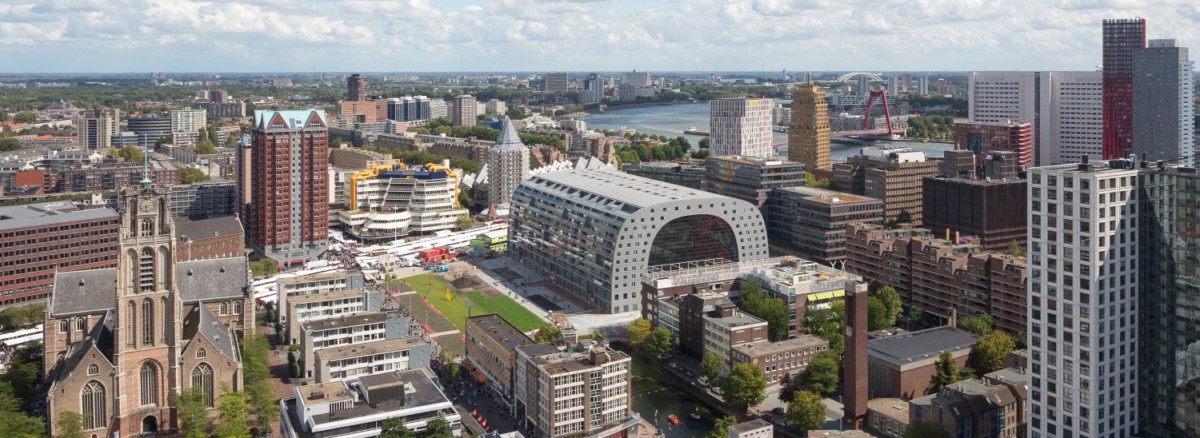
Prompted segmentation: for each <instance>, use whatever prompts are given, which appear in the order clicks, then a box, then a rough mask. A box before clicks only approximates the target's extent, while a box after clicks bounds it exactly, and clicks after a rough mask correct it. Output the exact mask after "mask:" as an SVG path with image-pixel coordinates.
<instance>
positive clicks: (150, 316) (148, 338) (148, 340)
mask: <svg viewBox="0 0 1200 438" xmlns="http://www.w3.org/2000/svg"><path fill="white" fill-rule="evenodd" d="M142 345H154V301H151V300H149V299H147V300H145V301H142Z"/></svg>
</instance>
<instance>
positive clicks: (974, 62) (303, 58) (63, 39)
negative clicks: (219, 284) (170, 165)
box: [0, 0, 1200, 71]
mask: <svg viewBox="0 0 1200 438" xmlns="http://www.w3.org/2000/svg"><path fill="white" fill-rule="evenodd" d="M1134 16H1142V17H1145V18H1146V19H1147V22H1148V29H1149V32H1148V33H1149V36H1150V37H1174V38H1177V39H1179V40H1180V43H1181V44H1182V45H1185V46H1195V45H1197V42H1198V40H1197V38H1198V37H1200V35H1198V34H1197V31H1196V30H1195V29H1196V28H1197V26H1196V24H1197V21H1200V6H1198V5H1197V4H1195V2H1194V0H1161V1H1155V2H1153V4H1151V3H1150V2H1148V1H1142V0H1050V1H1048V0H998V1H997V0H912V1H909V2H904V3H896V2H882V3H881V2H878V1H873V0H837V1H835V0H537V1H532V0H395V1H390V0H388V1H385V0H56V1H53V2H45V1H40V0H7V1H0V59H4V60H5V62H3V63H0V71H63V69H80V68H83V69H93V70H104V69H112V70H120V71H129V70H168V71H170V70H178V71H184V70H186V71H276V70H278V69H280V68H283V69H289V70H305V71H307V70H310V69H312V68H314V67H315V68H316V69H318V70H320V69H327V70H339V71H342V70H360V71H394V70H413V71H446V70H493V71H495V70H529V71H545V70H572V71H583V70H606V71H610V70H624V69H631V68H638V69H651V70H655V69H657V70H758V69H759V68H767V69H769V70H776V69H781V68H787V69H790V70H817V69H818V68H817V67H820V68H824V67H825V66H826V65H827V66H828V67H829V68H831V69H839V70H840V69H855V70H858V69H867V70H969V69H1000V68H1003V69H1091V68H1094V66H1095V65H1096V64H1099V62H1100V22H1101V21H1102V20H1103V19H1105V18H1122V17H1134ZM75 60H105V62H103V63H97V62H74V61H75ZM81 66H82V67H81Z"/></svg>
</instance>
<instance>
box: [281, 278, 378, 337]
mask: <svg viewBox="0 0 1200 438" xmlns="http://www.w3.org/2000/svg"><path fill="white" fill-rule="evenodd" d="M382 303H383V293H381V292H373V291H369V290H363V289H350V290H339V291H329V292H321V293H315V294H309V295H297V296H293V297H292V298H291V299H290V300H288V302H287V307H286V308H281V309H280V312H281V313H286V314H287V325H286V326H285V327H286V329H287V333H286V336H285V339H290V341H289V342H288V343H289V344H299V343H300V326H301V324H304V323H305V322H309V321H320V320H322V319H333V318H340V317H342V316H346V315H352V314H357V313H362V312H379V311H380V310H381V309H380V306H381V305H382Z"/></svg>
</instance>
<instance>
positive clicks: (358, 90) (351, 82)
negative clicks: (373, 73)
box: [346, 73, 368, 101]
mask: <svg viewBox="0 0 1200 438" xmlns="http://www.w3.org/2000/svg"><path fill="white" fill-rule="evenodd" d="M367 93H368V87H367V77H366V76H363V75H361V74H358V73H355V74H352V75H350V76H348V77H347V78H346V100H353V101H359V100H367Z"/></svg>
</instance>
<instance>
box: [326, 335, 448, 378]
mask: <svg viewBox="0 0 1200 438" xmlns="http://www.w3.org/2000/svg"><path fill="white" fill-rule="evenodd" d="M432 353H433V346H431V345H430V343H429V342H427V341H425V340H424V339H421V337H408V338H401V339H384V340H379V341H371V342H363V343H355V344H350V345H343V346H340V347H332V348H325V349H322V350H317V352H316V355H315V357H316V368H317V372H316V379H317V383H323V382H333V381H337V380H345V379H352V378H355V377H359V376H366V375H371V374H379V373H381V372H390V371H405V370H410V369H420V368H429V362H430V360H431V359H432V357H431V356H432Z"/></svg>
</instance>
